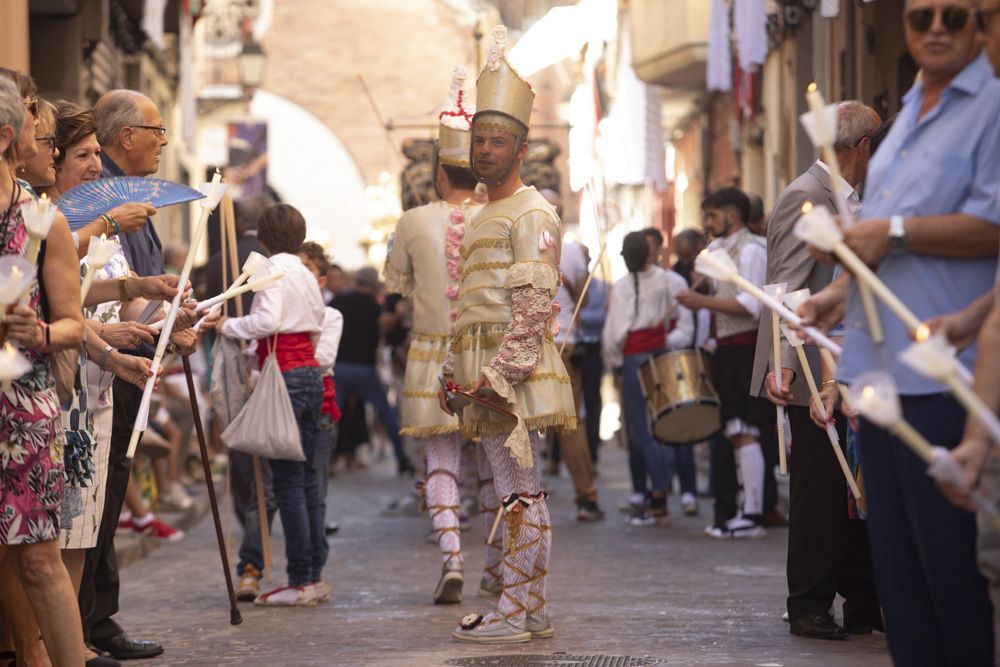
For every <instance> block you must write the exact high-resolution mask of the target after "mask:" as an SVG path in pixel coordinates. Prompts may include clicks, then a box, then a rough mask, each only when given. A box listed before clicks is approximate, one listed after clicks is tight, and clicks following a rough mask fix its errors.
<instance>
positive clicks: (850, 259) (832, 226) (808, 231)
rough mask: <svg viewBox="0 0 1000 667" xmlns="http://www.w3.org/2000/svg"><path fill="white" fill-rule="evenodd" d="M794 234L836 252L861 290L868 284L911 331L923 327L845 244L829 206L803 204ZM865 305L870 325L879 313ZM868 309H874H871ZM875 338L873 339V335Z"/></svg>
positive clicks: (820, 247) (871, 306)
mask: <svg viewBox="0 0 1000 667" xmlns="http://www.w3.org/2000/svg"><path fill="white" fill-rule="evenodd" d="M795 236H797V237H798V238H800V239H802V240H803V241H805V242H806V243H808V244H809V245H812V246H815V247H817V248H819V249H820V250H822V251H824V252H832V253H833V254H835V255H836V256H837V258H838V259H840V261H841V262H843V264H844V266H846V267H847V269H848V270H849V271H850V272H851V273H853V274H854V277H855V278H857V280H858V283H859V284H858V287H859V292H860V290H861V287H863V286H867V287H868V288H869V289H871V290H872V291H873V292H875V294H876V295H877V296H878V297H879V298H880V299H882V301H883V302H885V305H887V306H888V307H889V308H890V309H891V310H892V311H893V312H894V313H896V315H897V316H898V317H899V319H901V320H903V323H904V324H906V326H907V327H908V328H909V329H910V330H911V331H912V330H915V329H916V328H917V327H919V326H920V324H921V322H920V320H919V319H917V316H916V315H914V314H913V313H912V312H911V311H910V309H909V308H907V307H906V304H904V303H903V302H902V301H900V300H899V297H897V296H896V295H895V294H893V293H892V291H891V290H890V289H889V288H888V287H887V286H886V284H885V283H884V282H882V281H881V280H880V279H879V277H878V276H876V275H875V272H874V271H872V270H871V269H870V268H868V265H867V264H865V263H864V262H862V261H861V258H860V257H858V256H857V255H855V254H854V251H853V250H851V249H850V248H848V247H847V244H846V243H844V234H843V232H842V231H841V230H840V227H838V226H837V223H836V222H835V221H834V219H833V216H832V215H830V210H829V209H828V208H826V207H825V206H822V205H820V206H813V205H812V204H810V203H809V202H806V205H805V206H803V207H802V217H800V218H799V220H798V222H796V223H795ZM862 305H864V307H865V310H866V313H865V314H866V317H868V322H869V327H870V326H871V323H872V322H873V321H874V319H875V318H876V316H877V315H876V311H875V305H874V303H870V302H867V301H864V300H863V299H862ZM869 309H870V310H871V312H868V311H869ZM872 339H873V340H874V334H873V336H872Z"/></svg>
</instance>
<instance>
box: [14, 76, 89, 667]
mask: <svg viewBox="0 0 1000 667" xmlns="http://www.w3.org/2000/svg"><path fill="white" fill-rule="evenodd" d="M36 105H37V102H36V101H35V100H33V99H26V98H25V97H23V96H22V95H21V93H20V92H19V91H18V89H17V87H16V86H15V85H14V84H13V83H12V81H11V80H10V78H7V77H0V155H2V163H0V202H2V203H0V254H2V255H21V256H24V255H25V254H26V252H27V247H28V236H27V232H26V230H25V226H24V218H23V213H24V210H25V207H26V206H32V205H33V204H34V202H33V199H32V197H31V196H30V194H28V193H27V192H25V191H24V189H23V188H22V187H21V186H20V185H19V184H18V183H17V182H16V181H15V180H14V174H13V170H12V166H13V160H14V158H15V154H14V151H15V146H16V145H20V146H21V147H27V146H30V147H32V148H33V147H34V133H35V123H36V120H35V116H34V109H35V108H36ZM28 157H30V156H29V155H23V154H22V155H20V156H19V158H20V159H26V158H28ZM75 257H76V253H75V252H74V248H73V239H72V236H71V235H70V231H69V226H68V225H67V224H66V219H65V218H64V217H63V216H61V215H58V216H57V219H56V221H55V223H54V224H53V226H52V229H51V230H50V232H49V236H48V238H47V241H46V249H45V258H46V259H45V262H44V265H43V267H42V269H41V271H40V276H39V278H40V280H34V281H32V284H31V287H30V291H29V294H30V296H29V299H28V305H26V306H21V305H18V306H15V307H14V308H13V310H12V311H11V312H10V313H8V314H7V315H6V316H5V318H4V323H5V324H6V343H9V344H11V346H12V347H11V349H14V350H16V351H18V352H19V353H20V354H21V355H23V356H24V357H25V358H27V359H28V361H29V362H30V363H31V368H30V370H28V372H27V373H25V374H24V375H23V376H21V377H19V378H17V379H14V380H13V381H12V382H10V384H9V385H7V386H5V387H2V388H0V559H7V558H10V559H11V563H12V564H13V569H14V572H15V573H16V575H17V576H18V579H19V580H20V582H21V585H22V586H23V588H24V592H25V593H26V595H27V597H28V600H29V602H30V603H31V607H32V609H33V610H34V612H35V616H36V617H37V619H38V625H39V627H40V628H41V631H42V636H43V638H44V642H45V647H46V650H47V652H48V655H49V659H50V660H51V661H52V664H53V665H74V666H76V665H80V664H81V663H82V662H83V651H82V647H83V633H82V630H81V628H80V622H79V619H80V616H79V608H78V606H77V601H76V596H75V595H74V594H73V586H72V583H71V582H70V578H69V575H68V574H67V572H66V569H65V567H64V566H63V564H62V561H61V560H60V556H59V543H58V541H57V539H56V538H57V537H58V535H59V513H60V506H61V504H62V497H63V471H62V428H61V425H60V421H59V403H58V400H57V398H56V393H55V379H54V376H53V374H52V367H51V361H50V357H49V354H50V353H52V352H55V351H57V350H60V349H66V348H70V347H74V346H76V345H79V344H80V342H81V340H82V337H83V327H82V318H81V315H80V293H79V290H80V283H79V275H78V272H77V269H76V260H75ZM40 284H42V285H44V290H45V291H47V292H48V293H49V294H59V297H60V298H58V299H51V300H49V318H50V320H49V322H48V323H46V322H44V321H43V320H42V317H41V300H42V295H43V294H42V290H40Z"/></svg>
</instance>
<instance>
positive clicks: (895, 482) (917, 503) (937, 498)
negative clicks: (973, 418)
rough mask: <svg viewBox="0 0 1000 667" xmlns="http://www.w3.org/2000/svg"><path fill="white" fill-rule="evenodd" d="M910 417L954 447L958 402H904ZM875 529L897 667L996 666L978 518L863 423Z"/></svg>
mask: <svg viewBox="0 0 1000 667" xmlns="http://www.w3.org/2000/svg"><path fill="white" fill-rule="evenodd" d="M900 402H901V403H902V407H903V418H904V419H906V420H907V421H908V422H910V424H911V425H912V426H913V428H915V429H916V430H917V431H919V432H920V433H922V434H923V435H924V436H925V437H926V438H927V439H928V440H930V441H931V442H932V443H934V444H935V445H938V446H941V447H947V448H949V449H950V448H952V447H955V446H956V445H958V443H959V441H961V439H962V432H963V430H964V427H965V411H964V410H962V408H961V406H959V404H958V403H957V402H956V401H955V399H953V398H952V397H951V396H945V395H941V394H934V395H929V396H900ZM859 436H860V437H859V439H858V443H859V449H860V451H861V465H862V468H863V470H864V475H865V487H866V493H867V496H868V522H867V523H868V530H869V535H870V538H871V546H872V556H873V558H874V563H875V576H876V581H877V583H878V591H879V597H880V598H881V600H882V604H883V608H884V611H885V623H886V630H887V631H888V634H887V637H888V639H889V650H890V651H891V652H892V659H893V662H894V663H895V664H897V665H915V666H916V667H922V666H923V665H928V666H930V665H992V664H994V662H993V618H992V609H991V606H990V599H989V595H988V593H987V582H986V579H984V578H983V576H982V575H981V574H980V573H979V569H978V568H977V567H976V533H977V531H976V517H975V515H974V514H972V513H971V512H966V511H965V510H962V509H959V508H957V507H955V506H954V505H952V504H951V503H949V502H948V501H947V500H946V499H945V498H944V496H943V495H941V492H940V491H938V489H937V487H936V485H935V483H934V480H932V479H931V478H930V476H928V475H927V465H926V464H925V463H924V462H923V461H922V460H921V459H919V458H917V456H916V455H915V454H914V453H913V452H912V451H910V449H909V448H908V447H906V446H905V445H904V444H903V443H901V442H900V441H899V440H898V439H896V438H895V437H892V436H890V435H889V433H887V432H886V431H884V430H882V429H880V428H878V427H877V426H875V425H874V424H872V423H870V422H867V421H865V420H861V429H860V434H859Z"/></svg>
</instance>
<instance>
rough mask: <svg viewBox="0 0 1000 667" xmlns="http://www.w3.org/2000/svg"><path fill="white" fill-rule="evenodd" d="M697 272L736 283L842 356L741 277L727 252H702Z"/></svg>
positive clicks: (813, 329)
mask: <svg viewBox="0 0 1000 667" xmlns="http://www.w3.org/2000/svg"><path fill="white" fill-rule="evenodd" d="M694 268H695V271H697V272H698V273H701V274H704V275H706V276H708V277H709V278H713V279H715V280H722V281H725V282H731V283H734V284H735V285H736V286H738V287H739V288H740V289H742V290H743V291H744V292H746V293H747V294H749V295H750V296H752V297H753V298H755V299H757V300H758V301H760V302H761V303H762V304H764V305H765V306H767V307H768V308H770V309H771V310H773V311H775V312H777V313H778V314H779V315H780V316H781V317H782V319H784V320H785V321H787V322H791V323H792V324H794V325H795V326H797V327H799V328H800V329H802V330H803V331H804V332H805V333H806V334H808V335H809V337H810V338H812V339H813V340H814V341H816V343H817V344H819V345H822V346H823V347H825V348H827V349H828V350H830V352H832V353H833V354H836V355H838V356H839V355H840V346H839V345H837V344H836V343H835V342H833V341H832V340H830V338H829V337H828V336H827V335H826V334H824V333H823V332H822V331H820V330H819V329H817V328H816V327H811V326H809V327H805V326H802V318H801V317H799V316H798V315H796V314H795V313H793V312H792V311H791V310H790V309H789V308H788V306H786V305H785V304H783V303H781V302H780V301H778V300H777V299H775V298H774V297H772V296H771V295H769V294H768V293H766V292H765V291H764V290H762V289H761V288H759V287H757V286H756V285H754V284H753V283H752V282H750V281H749V280H747V279H746V278H744V277H743V276H741V275H740V272H739V270H738V269H737V268H736V264H735V263H733V259H732V258H731V257H730V256H729V254H728V253H727V252H726V251H725V250H721V249H716V250H707V249H706V250H702V251H701V253H699V254H698V257H697V259H695V266H694Z"/></svg>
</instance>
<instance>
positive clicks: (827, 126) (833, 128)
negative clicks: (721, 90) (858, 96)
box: [799, 83, 885, 343]
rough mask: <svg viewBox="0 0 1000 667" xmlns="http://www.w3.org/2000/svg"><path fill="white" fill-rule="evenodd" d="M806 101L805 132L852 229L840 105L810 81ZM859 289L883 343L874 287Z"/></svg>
mask: <svg viewBox="0 0 1000 667" xmlns="http://www.w3.org/2000/svg"><path fill="white" fill-rule="evenodd" d="M806 102H807V103H808V104H809V110H810V111H809V113H806V114H802V116H801V117H800V118H799V120H800V121H801V122H802V125H803V127H805V128H806V133H807V134H808V135H809V138H810V139H811V140H812V143H813V146H815V147H816V148H819V149H820V150H821V152H822V154H823V163H824V164H825V165H826V166H827V168H828V169H829V170H830V184H831V185H832V187H833V199H834V201H835V202H836V203H837V209H838V210H839V211H840V217H841V219H842V220H843V221H844V228H845V229H849V228H851V227H853V226H854V211H853V210H851V205H850V202H848V201H847V197H848V192H847V189H846V188H845V187H844V178H843V176H842V175H841V172H840V161H839V160H838V159H837V151H835V150H834V148H833V145H834V142H835V141H836V137H837V105H836V104H829V105H828V104H826V102H825V100H824V99H823V95H822V93H820V92H819V89H818V88H817V87H816V84H815V83H811V84H809V87H808V89H807V90H806ZM858 292H859V294H860V295H861V302H862V304H863V305H864V309H865V318H866V319H867V321H868V331H869V333H870V334H871V337H872V341H874V342H875V343H881V342H882V341H883V340H885V335H884V334H883V332H882V322H881V320H879V318H878V311H877V310H876V309H875V299H874V297H873V296H872V293H871V289H870V288H868V287H867V286H865V285H859V290H858Z"/></svg>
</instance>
